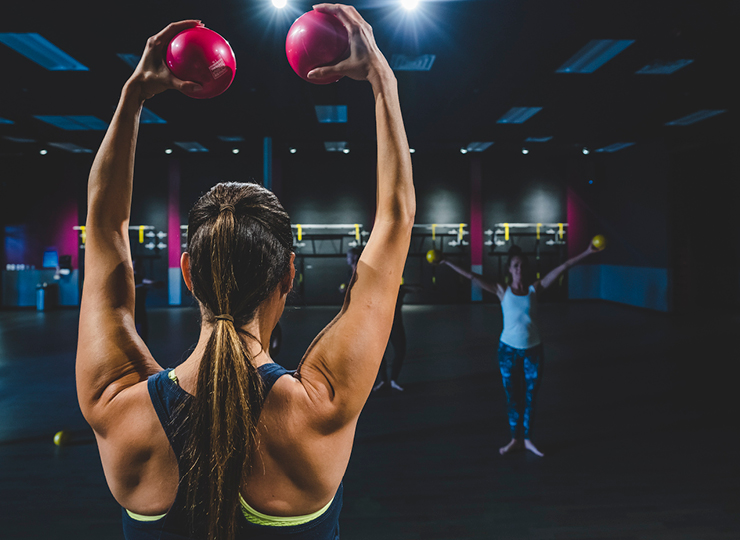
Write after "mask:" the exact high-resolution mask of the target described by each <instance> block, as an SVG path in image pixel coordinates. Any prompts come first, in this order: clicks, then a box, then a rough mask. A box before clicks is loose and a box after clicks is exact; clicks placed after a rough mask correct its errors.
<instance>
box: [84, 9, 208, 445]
mask: <svg viewBox="0 0 740 540" xmlns="http://www.w3.org/2000/svg"><path fill="white" fill-rule="evenodd" d="M198 24H199V22H198V21H182V22H179V23H173V24H171V25H169V26H168V27H167V28H165V29H164V30H162V31H161V32H160V33H159V34H157V35H155V36H153V37H151V38H149V40H148V41H147V45H146V49H145V50H144V54H143V56H142V58H141V62H140V63H139V65H138V66H137V68H136V70H135V71H134V73H133V75H132V76H131V77H130V78H129V80H128V81H127V82H126V85H125V86H124V88H123V91H122V92H121V97H120V100H119V102H118V107H117V108H116V112H115V113H114V115H113V119H112V120H111V123H110V126H109V127H108V131H107V132H106V134H105V137H104V138H103V142H102V143H101V145H100V149H99V150H98V153H97V155H96V156H95V160H94V161H93V165H92V169H91V170H90V177H89V179H88V188H87V222H86V227H85V230H86V233H87V241H86V243H85V282H84V285H83V289H82V301H81V304H80V326H79V334H78V344H77V362H76V377H77V397H78V400H79V403H80V408H81V409H82V413H83V414H84V415H85V418H86V419H87V420H88V422H89V423H90V425H91V426H92V427H93V428H94V429H95V430H96V432H100V431H104V430H105V424H106V421H107V419H109V417H110V415H109V414H107V412H108V404H109V403H111V402H112V401H113V400H114V398H116V396H117V395H118V394H119V392H120V391H121V390H122V389H125V388H127V387H130V386H132V385H134V384H136V383H138V382H140V381H142V380H144V379H146V378H147V376H148V375H150V374H151V373H154V372H157V371H159V370H160V369H161V368H160V367H159V366H158V365H157V363H156V362H155V361H154V359H153V358H152V356H151V354H150V353H149V350H148V349H147V347H146V345H144V342H143V341H142V340H141V339H140V338H139V336H138V335H137V333H136V327H135V324H134V302H135V293H134V288H135V284H134V272H133V264H132V262H131V251H130V246H129V237H128V225H129V218H130V215H131V193H132V189H133V170H134V152H135V149H136V139H137V135H138V130H139V115H140V114H141V109H142V106H143V103H144V101H145V100H146V99H148V98H150V97H152V96H154V95H155V94H158V93H160V92H162V91H164V90H166V89H168V88H177V89H184V88H188V89H189V90H193V91H197V89H198V88H199V86H198V85H197V84H195V83H187V82H183V81H180V80H179V79H176V78H174V77H173V76H172V75H171V74H170V72H169V70H168V69H167V66H166V65H165V63H164V55H165V51H166V48H167V45H168V44H169V41H170V40H171V39H172V38H173V37H174V36H175V35H176V34H178V33H179V32H181V31H182V30H185V29H186V28H191V27H194V26H196V25H198Z"/></svg>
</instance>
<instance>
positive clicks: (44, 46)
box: [0, 33, 89, 71]
mask: <svg viewBox="0 0 740 540" xmlns="http://www.w3.org/2000/svg"><path fill="white" fill-rule="evenodd" d="M0 43H4V44H5V45H7V46H8V47H10V48H11V49H13V50H14V51H16V52H19V53H20V54H22V55H23V56H25V57H26V58H28V59H29V60H32V61H34V62H36V63H37V64H39V65H40V66H41V67H44V68H46V69H48V70H50V71H89V70H88V68H86V67H85V66H83V65H82V64H80V63H79V62H78V61H77V60H75V59H74V58H72V57H71V56H70V55H68V54H67V53H66V52H64V51H63V50H61V49H60V48H58V47H57V46H56V45H54V44H53V43H51V42H49V41H48V40H47V39H46V38H44V37H42V36H41V35H39V34H35V33H28V34H13V33H0Z"/></svg>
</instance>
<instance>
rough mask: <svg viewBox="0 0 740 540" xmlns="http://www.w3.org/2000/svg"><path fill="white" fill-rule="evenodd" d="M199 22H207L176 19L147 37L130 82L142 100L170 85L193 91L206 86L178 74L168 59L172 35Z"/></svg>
mask: <svg viewBox="0 0 740 540" xmlns="http://www.w3.org/2000/svg"><path fill="white" fill-rule="evenodd" d="M196 26H203V23H202V22H200V21H196V20H187V21H179V22H174V23H172V24H170V25H168V26H167V27H166V28H165V29H164V30H162V31H161V32H159V33H158V34H156V35H154V36H152V37H150V38H149V39H148V40H147V42H146V47H145V48H144V54H142V56H141V60H140V61H139V65H138V66H136V69H135V70H134V73H133V75H131V77H130V78H129V80H128V82H127V83H126V85H127V86H128V87H129V88H131V89H132V90H134V91H135V92H136V93H137V97H138V98H139V100H141V101H145V100H147V99H150V98H152V97H154V96H156V95H157V94H159V93H161V92H164V91H165V90H169V89H170V88H174V89H175V90H180V91H183V90H187V91H188V92H193V93H197V92H198V91H199V90H201V89H202V87H201V86H200V85H199V84H198V83H195V82H191V81H182V80H180V79H178V78H177V77H175V76H174V75H173V74H172V72H171V71H170V70H169V68H168V67H167V64H166V62H165V59H166V57H167V47H168V45H169V44H170V41H172V38H174V37H175V36H176V35H177V34H179V33H180V32H182V31H183V30H187V29H188V28H195V27H196Z"/></svg>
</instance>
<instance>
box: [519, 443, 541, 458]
mask: <svg viewBox="0 0 740 540" xmlns="http://www.w3.org/2000/svg"><path fill="white" fill-rule="evenodd" d="M524 448H526V449H527V450H529V451H530V452H532V453H533V454H534V455H535V456H539V457H545V454H543V453H542V452H540V451H539V450H538V449H537V447H536V446H535V445H534V444H533V443H532V441H530V440H529V439H524Z"/></svg>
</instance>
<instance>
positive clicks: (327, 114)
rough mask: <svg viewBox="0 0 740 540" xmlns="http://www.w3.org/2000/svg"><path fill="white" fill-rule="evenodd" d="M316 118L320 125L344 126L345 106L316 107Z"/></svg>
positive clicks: (345, 120) (345, 117) (345, 121)
mask: <svg viewBox="0 0 740 540" xmlns="http://www.w3.org/2000/svg"><path fill="white" fill-rule="evenodd" d="M315 109H316V118H318V120H319V123H320V124H346V123H347V106H346V105H316V107H315Z"/></svg>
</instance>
